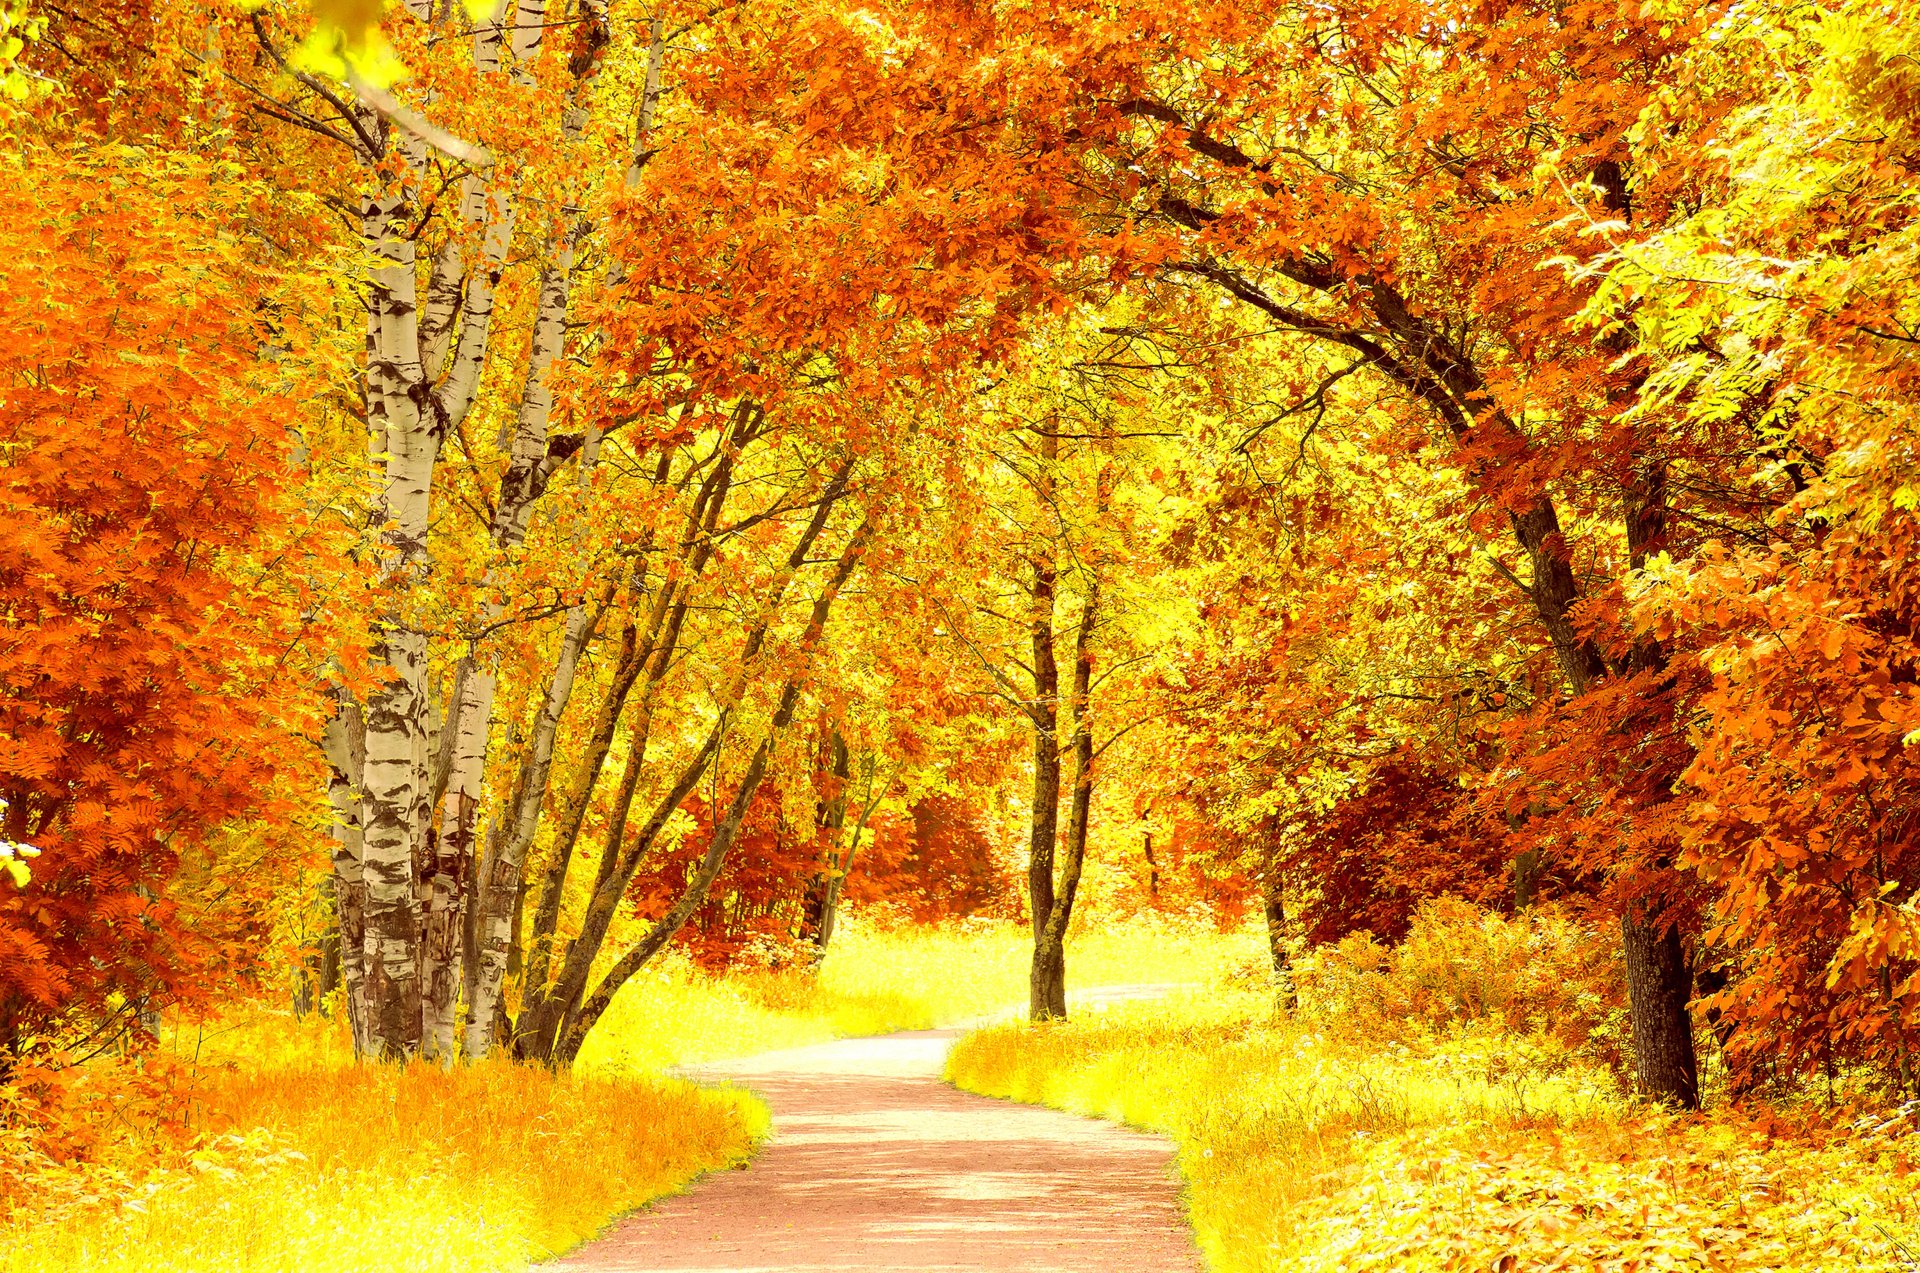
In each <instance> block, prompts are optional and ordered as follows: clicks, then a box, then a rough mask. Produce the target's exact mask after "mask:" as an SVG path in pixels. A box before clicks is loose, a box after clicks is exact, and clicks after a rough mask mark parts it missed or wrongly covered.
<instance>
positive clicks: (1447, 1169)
mask: <svg viewBox="0 0 1920 1273" xmlns="http://www.w3.org/2000/svg"><path fill="white" fill-rule="evenodd" d="M1462 966H1464V965H1463V964H1461V963H1459V962H1456V964H1455V965H1454V967H1455V974H1456V977H1457V975H1458V970H1459V968H1460V967H1462ZM1309 1007H1310V1009H1311V1004H1310V1005H1309ZM1354 1024H1355V1021H1354V1019H1353V1018H1351V1017H1348V1016H1344V1015H1342V1014H1340V1013H1331V1012H1322V1013H1318V1014H1315V1013H1312V1012H1310V1013H1309V1014H1308V1015H1305V1016H1288V1015H1286V1014H1282V1013H1276V1012H1275V1011H1274V1010H1273V1008H1272V1006H1271V1000H1270V998H1269V997H1268V995H1267V994H1266V993H1264V992H1258V993H1256V992H1251V991H1247V990H1233V989H1219V990H1216V991H1212V992H1209V993H1206V994H1202V995H1185V996H1181V997H1177V998H1174V999H1170V1000H1167V1001H1163V1002H1159V1003H1152V1004H1134V1005H1121V1006H1116V1007H1115V1008H1113V1009H1112V1010H1111V1011H1107V1012H1093V1013H1087V1014H1084V1015H1083V1018H1082V1019H1080V1020H1075V1021H1071V1022H1066V1023H1059V1024H1054V1025H1047V1026H1038V1027H1036V1026H1027V1025H1014V1024H1010V1025H1004V1026H995V1027H992V1028H989V1029H986V1030H983V1031H980V1032H977V1033H975V1034H972V1035H970V1036H968V1037H967V1038H966V1039H964V1040H962V1041H961V1043H960V1044H959V1046H958V1047H957V1048H956V1049H955V1051H954V1052H953V1054H952V1057H951V1059H950V1061H949V1064H948V1077H949V1079H951V1080H952V1081H953V1082H955V1083H956V1084H958V1085H959V1086H960V1087H962V1088H964V1089H966V1090H969V1091H974V1092H979V1093H982V1094H985V1095H990V1096H999V1097H1006V1098H1011V1099H1014V1100H1019V1101H1025V1102H1029V1103H1037V1104H1046V1105H1051V1106H1054V1107H1056V1108H1060V1109H1065V1110H1070V1111H1073V1112H1076V1113H1082V1114H1088V1115H1093V1116H1096V1117H1102V1118H1107V1119H1112V1120H1116V1121H1121V1122H1126V1123H1129V1124H1132V1125H1135V1126H1138V1127H1143V1128H1147V1129H1151V1130H1155V1131H1160V1132H1164V1133H1167V1134H1168V1135H1170V1136H1171V1137H1172V1139H1173V1140H1174V1142H1175V1145H1176V1146H1177V1150H1178V1158H1179V1165H1180V1170H1181V1172H1182V1174H1183V1176H1184V1177H1185V1180H1186V1186H1187V1200H1188V1206H1189V1210H1190V1214H1191V1216H1192V1219H1193V1223H1194V1228H1195V1231H1196V1234H1197V1236H1198V1238H1199V1242H1200V1245H1201V1248H1202V1250H1203V1252H1204V1253H1205V1255H1206V1258H1207V1261H1208V1264H1209V1266H1210V1267H1211V1268H1212V1269H1214V1270H1217V1271H1218V1273H1256V1271H1257V1273H1282V1271H1284V1273H1323V1271H1326V1273H1331V1271H1332V1270H1383V1271H1384V1270H1406V1271H1409V1273H1419V1271H1426V1270H1436V1271H1437V1270H1496V1271H1498V1273H1520V1271H1521V1270H1534V1269H1622V1270H1625V1269H1636V1270H1655V1269H1671V1270H1702V1271H1705V1270H1716V1271H1717V1270H1743V1271H1744V1270H1754V1271H1756V1273H1757V1271H1759V1270H1780V1271H1786V1270H1796V1271H1798V1270H1822V1271H1827V1270H1831V1271H1833V1273H1840V1271H1841V1270H1848V1271H1856V1270H1875V1271H1884V1273H1894V1271H1896V1270H1901V1271H1910V1270H1913V1269H1916V1268H1920V1202H1917V1201H1916V1196H1917V1195H1916V1191H1915V1189H1914V1186H1913V1178H1912V1176H1911V1174H1910V1173H1912V1172H1913V1170H1914V1168H1915V1167H1916V1166H1920V1136H1917V1135H1916V1134H1915V1126H1914V1124H1915V1117H1916V1114H1920V1110H1916V1109H1914V1108H1912V1107H1909V1108H1908V1109H1907V1110H1906V1111H1904V1112H1900V1111H1894V1112H1891V1113H1887V1112H1882V1113H1881V1114H1879V1115H1872V1116H1868V1115H1863V1114H1861V1113H1860V1112H1859V1111H1853V1112H1851V1113H1845V1114H1836V1113H1833V1112H1830V1111H1821V1110H1816V1109H1813V1108H1811V1107H1807V1108H1786V1107H1781V1106H1777V1105H1776V1106H1767V1107H1764V1108H1762V1107H1754V1108H1750V1109H1748V1110H1746V1111H1744V1112H1739V1113H1735V1112H1731V1111H1720V1112H1717V1113H1712V1114H1706V1115H1696V1116H1691V1117H1675V1116H1670V1115H1662V1114H1658V1113H1656V1112H1654V1111H1652V1110H1649V1109H1648V1108H1647V1107H1645V1106H1642V1105H1639V1104H1637V1103H1635V1102H1633V1101H1632V1100H1630V1099H1628V1098H1627V1097H1625V1096H1624V1095H1622V1094H1621V1092H1620V1090H1619V1087H1618V1084H1617V1083H1616V1082H1615V1080H1614V1079H1613V1077H1612V1074H1611V1073H1610V1072H1609V1071H1608V1070H1607V1069H1606V1068H1605V1067H1604V1066H1601V1065H1599V1064H1596V1063H1594V1062H1593V1061H1591V1060H1590V1059H1586V1058H1583V1057H1581V1056H1579V1055H1576V1054H1570V1053H1569V1052H1568V1051H1567V1050H1566V1049H1565V1048H1564V1047H1562V1046H1560V1045H1559V1044H1558V1043H1557V1042H1556V1041H1555V1040H1554V1039H1552V1038H1551V1037H1549V1036H1548V1035H1546V1034H1543V1033H1539V1032H1532V1031H1526V1030H1521V1029H1515V1028H1512V1027H1511V1026H1497V1025H1494V1024H1491V1023H1489V1022H1488V1021H1486V1020H1478V1021H1464V1022H1462V1021H1456V1022H1455V1023H1454V1024H1453V1026H1452V1027H1450V1028H1439V1029H1430V1030H1422V1031H1413V1032H1409V1033H1408V1034H1407V1035H1406V1037H1403V1038H1388V1037H1385V1035H1386V1033H1387V1032H1386V1031H1384V1030H1381V1031H1369V1032H1367V1033H1356V1032H1354V1031H1353V1030H1352V1027H1353V1025H1354Z"/></svg>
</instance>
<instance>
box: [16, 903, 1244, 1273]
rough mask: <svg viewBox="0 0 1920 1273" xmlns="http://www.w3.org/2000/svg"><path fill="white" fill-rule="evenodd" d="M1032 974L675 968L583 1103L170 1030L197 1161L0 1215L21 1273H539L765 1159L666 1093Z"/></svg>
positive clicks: (580, 1079)
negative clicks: (670, 1198) (695, 1184)
mask: <svg viewBox="0 0 1920 1273" xmlns="http://www.w3.org/2000/svg"><path fill="white" fill-rule="evenodd" d="M1255 949H1257V935H1254V934H1248V933H1230V934H1220V933H1217V932H1213V931H1211V930H1210V929H1206V928H1204V927H1203V928H1199V929H1190V928H1188V927H1185V926H1182V925H1178V924H1173V923H1167V922H1155V921H1150V920H1142V921H1134V922H1130V923H1125V924H1114V925H1105V926H1093V927H1090V928H1089V929H1088V930H1087V931H1085V932H1083V933H1080V934H1076V936H1075V938H1074V940H1073V942H1072V945H1071V948H1070V953H1069V957H1068V960H1069V962H1068V969H1069V977H1070V979H1071V980H1072V981H1073V982H1074V983H1075V984H1076V986H1081V987H1085V986H1094V985H1111V984H1116V983H1122V982H1183V981H1185V982H1206V981H1213V980H1217V979H1218V978H1219V977H1220V976H1221V975H1223V973H1224V971H1225V970H1226V969H1228V968H1230V967H1232V966H1233V965H1235V964H1236V963H1239V962H1243V961H1244V960H1245V959H1246V958H1247V957H1248V954H1249V952H1250V951H1253V950H1255ZM1029 950H1030V947H1029V945H1028V937H1027V935H1026V932H1025V930H1024V929H1022V928H1020V927H1019V926H1018V925H1013V924H1005V923H976V924H968V925H961V926H955V927H951V928H945V929H925V928H909V929H895V930H888V929H881V928H877V927H869V926H865V925H862V924H860V923H858V922H854V923H851V924H849V925H847V926H845V927H844V928H843V929H842V932H841V934H840V936H839V938H838V939H837V941H836V945H835V947H834V949H833V951H832V953H831V954H830V955H829V957H828V959H827V960H826V962H825V964H824V965H823V967H822V968H821V969H820V971H819V973H818V975H817V976H816V975H814V974H812V973H809V972H804V971H797V970H783V971H763V972H756V973H743V974H735V975H731V976H727V977H710V976H705V975H702V974H700V973H698V972H696V971H694V970H693V969H691V968H690V967H689V966H688V965H687V964H686V963H685V961H684V960H679V959H674V958H669V959H667V960H665V961H663V963H662V964H661V965H660V966H659V967H657V968H654V969H650V970H649V971H648V972H647V974H646V975H644V976H642V977H640V978H637V979H636V980H635V981H634V982H633V983H632V984H630V985H629V986H628V988H627V989H626V990H625V991H624V992H623V993H622V994H621V995H620V997H619V998H618V999H617V1000H616V1002H615V1005H614V1007H613V1009H612V1010H611V1011H610V1013H609V1015H608V1017H607V1019H606V1021H605V1022H604V1023H603V1025H602V1028H601V1029H600V1030H599V1031H598V1032H596V1034H595V1035H594V1036H593V1038H592V1040H591V1041H590V1042H589V1044H588V1047H587V1050H586V1052H585V1054H584V1055H583V1056H582V1058H581V1064H580V1066H579V1067H578V1071H577V1073H576V1074H575V1075H573V1076H563V1077H555V1076H553V1075H550V1074H548V1073H546V1072H545V1071H541V1070H536V1069H527V1068H524V1067H520V1066H515V1065H512V1064H509V1063H506V1062H501V1061H489V1062H487V1063H485V1064H482V1065H479V1066H471V1067H462V1068H458V1069H455V1070H452V1071H442V1070H439V1069H435V1068H432V1067H428V1066H423V1065H415V1066H410V1067H407V1068H405V1069H398V1068H392V1067H377V1066H357V1065H355V1064H354V1063H353V1060H352V1055H351V1050H350V1048H349V1046H348V1042H347V1039H346V1037H345V1034H344V1031H343V1029H342V1028H341V1026H340V1024H339V1023H338V1022H337V1021H330V1020H326V1019H323V1018H317V1017H309V1018H307V1019H306V1020H303V1021H295V1020H294V1019H292V1017H291V1016H290V1015H289V1014H288V1013H286V1012H284V1011H279V1010H274V1009H269V1008H263V1007H258V1006H255V1007H251V1008H236V1009H235V1010H233V1011H231V1012H229V1013H228V1014H226V1016H225V1017H224V1018H223V1019H221V1020H220V1021H218V1022H214V1023H209V1024H207V1025H204V1026H201V1025H186V1026H181V1027H179V1028H177V1029H169V1030H167V1031H166V1032H165V1033H164V1035H163V1038H162V1041H161V1044H162V1046H161V1049H160V1051H161V1058H160V1059H161V1060H162V1061H163V1062H164V1063H165V1064H166V1065H169V1066H172V1067H175V1072H176V1078H175V1079H174V1080H172V1083H171V1086H170V1088H169V1090H171V1091H183V1092H185V1093H186V1094H187V1095H189V1096H190V1102H189V1107H190V1109H191V1110H192V1120H193V1127H192V1132H193V1136H192V1138H191V1140H190V1141H189V1142H188V1143H187V1144H185V1145H182V1144H181V1143H179V1138H178V1137H174V1138H168V1137H165V1136H161V1135H157V1134H152V1133H151V1129H149V1128H147V1127H143V1126H141V1125H140V1118H139V1117H138V1116H136V1117H134V1118H132V1119H128V1120H125V1121H126V1125H125V1126H124V1127H119V1128H116V1129H115V1131H114V1135H113V1136H112V1137H109V1138H108V1143H109V1148H108V1150H107V1151H106V1152H104V1153H103V1154H102V1155H101V1157H100V1159H99V1160H98V1161H95V1162H92V1163H89V1164H86V1165H85V1166H83V1167H78V1168H72V1169H64V1170H63V1169H47V1170H43V1171H41V1172H40V1173H39V1174H38V1175H37V1177H35V1179H34V1180H33V1181H32V1183H31V1186H30V1188H31V1192H30V1193H29V1194H28V1195H27V1196H25V1197H19V1198H14V1199H11V1200H0V1201H6V1202H8V1205H10V1206H11V1208H12V1214H11V1216H10V1218H6V1219H0V1273H53V1271H55V1270H60V1271H61V1273H65V1271H66V1270H81V1269H85V1270H99V1271H100V1273H120V1271H122V1270H125V1271H127V1273H131V1271H132V1270H136V1269H138V1270H148V1269H167V1270H185V1271H202V1270H204V1271H206V1273H229V1271H230V1273H285V1271H288V1270H301V1271H302V1273H350V1271H351V1273H361V1271H363V1270H376V1269H377V1270H399V1271H406V1273H414V1271H418V1273H443V1271H444V1273H456V1271H457V1273H468V1271H471V1273H481V1271H483V1270H486V1271H492V1270H511V1269H520V1268H524V1267H526V1266H527V1265H528V1264H529V1263H530V1262H533V1261H536V1260H538V1259H540V1258H543V1257H545V1256H548V1255H551V1254H554V1253H557V1252H560V1251H563V1250H565V1249H566V1248H568V1247H569V1246H572V1245H574V1244H575V1243H577V1242H579V1241H581V1240H582V1239H584V1238H587V1237H590V1236H592V1235H593V1234H594V1233H595V1232H596V1231H598V1230H599V1229H600V1228H602V1227H603V1226H604V1225H605V1224H606V1222H607V1221H608V1220H609V1219H610V1218H612V1217H613V1216H615V1215H618V1214H619V1213H621V1212H623V1211H626V1210H630V1209H632V1208H634V1207H636V1206H640V1205H642V1204H644V1203H645V1202H647V1201H649V1200H651V1199H653V1198H657V1197H659V1196H661V1195H663V1194H668V1193H672V1192H674V1191H676V1190H678V1189H680V1188H683V1187H684V1186H685V1185H686V1184H687V1183H688V1182H689V1181H690V1180H691V1179H692V1178H693V1177H695V1176H696V1175H698V1174H699V1173H700V1172H702V1171H705V1170H709V1169H712V1168H715V1167H719V1166H724V1165H727V1164H730V1163H735V1162H739V1161H741V1160H742V1159H744V1158H745V1156H746V1155H748V1154H749V1153H750V1152H751V1149H752V1145H753V1143H754V1142H755V1141H756V1140H757V1139H758V1138H759V1137H760V1136H761V1135H763V1134H764V1132H765V1130H766V1113H765V1109H764V1107H763V1106H762V1105H760V1103H759V1102H758V1101H756V1100H754V1099H752V1098H751V1097H749V1096H747V1095H745V1094H743V1093H736V1092H729V1091H713V1090H707V1091H702V1090H699V1089H695V1088H693V1087H692V1086H690V1085H688V1084H685V1083H681V1082H677V1081H674V1080H672V1079H669V1078H666V1077H664V1076H663V1075H662V1074H661V1073H660V1071H661V1070H663V1069H664V1068H666V1067H668V1066H672V1065H676V1064H684V1063H688V1062H695V1061H702V1060H711V1059H716V1058H720V1057H726V1056H736V1055H743V1054H747V1053H751V1052H756V1051H764V1050H767V1049H770V1048H778V1047H788V1046H795V1045H799V1044H804V1043H810V1042H816V1041H819V1040H823V1039H828V1038H833V1037H836V1036H842V1035H850V1034H870V1033H880V1032H884V1031H889V1030H896V1029H909V1028H917V1027H925V1026H929V1025H932V1024H935V1023H945V1022H953V1021H959V1020H964V1019H967V1018H976V1017H979V1016H982V1015H984V1014H987V1013H990V1012H995V1011H998V1010H1001V1009H1004V1008H1006V1007H1008V1006H1010V1005H1016V1004H1019V1003H1023V1002H1024V1000H1025V997H1026V961H1027V957H1028V954H1029ZM99 1079H100V1082H101V1083H103V1084H111V1083H113V1082H115V1081H120V1082H126V1081H127V1076H125V1075H121V1076H119V1078H118V1079H117V1080H116V1079H115V1078H114V1077H113V1076H112V1074H111V1073H109V1072H104V1071H103V1072H102V1073H101V1074H100V1076H99ZM106 1103H107V1104H109V1105H110V1104H111V1103H112V1102H111V1101H108V1102H106ZM99 1104H100V1102H98V1101H96V1102H95V1106H98V1105H99ZM7 1210H8V1206H7V1205H0V1215H5V1214H6V1212H7Z"/></svg>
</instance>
